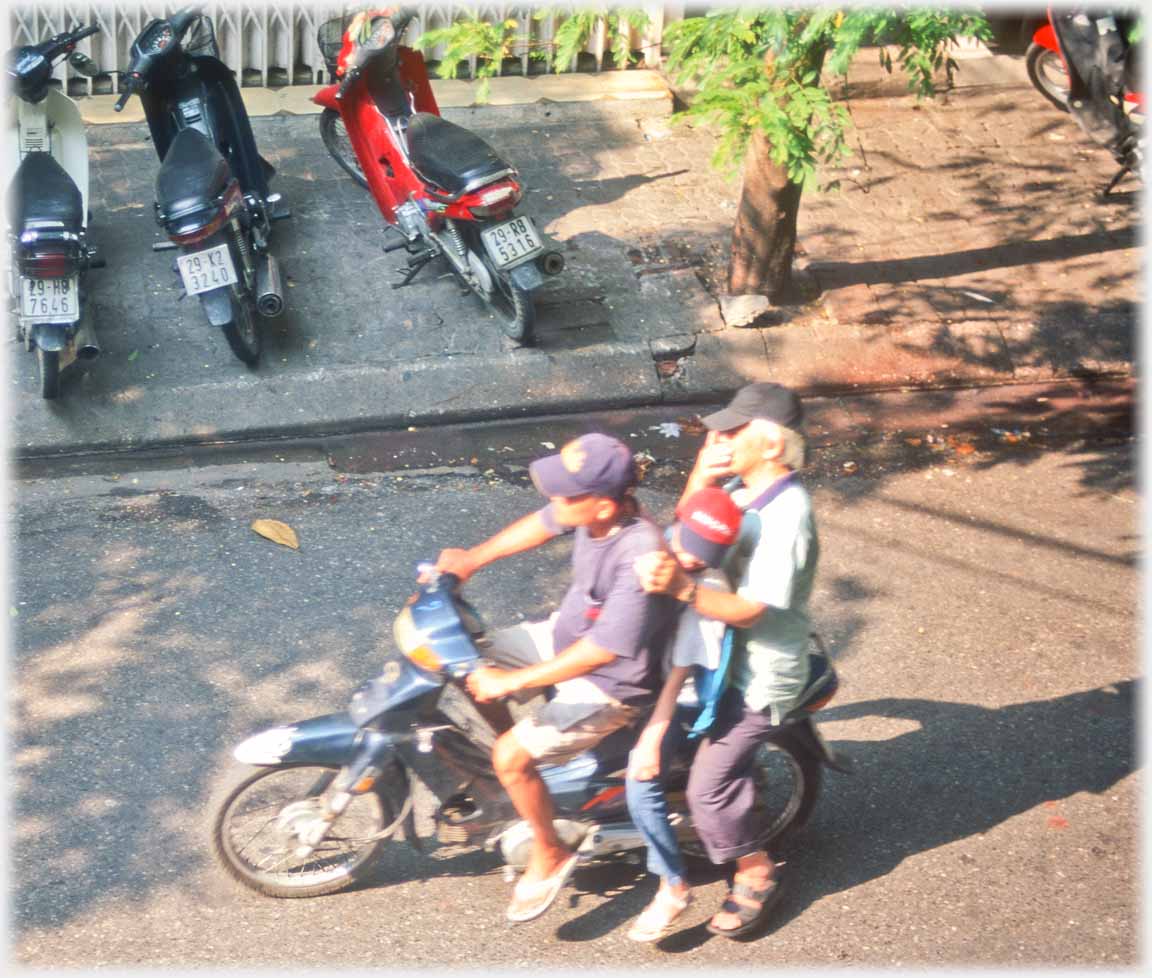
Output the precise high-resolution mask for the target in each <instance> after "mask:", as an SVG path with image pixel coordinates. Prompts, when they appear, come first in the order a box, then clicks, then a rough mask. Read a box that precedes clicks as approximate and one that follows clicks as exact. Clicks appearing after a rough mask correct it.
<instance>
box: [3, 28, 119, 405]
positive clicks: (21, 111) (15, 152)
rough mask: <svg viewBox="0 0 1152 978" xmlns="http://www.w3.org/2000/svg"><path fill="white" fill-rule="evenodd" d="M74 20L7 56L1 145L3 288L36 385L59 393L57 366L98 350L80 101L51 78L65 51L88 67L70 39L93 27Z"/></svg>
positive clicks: (92, 69)
mask: <svg viewBox="0 0 1152 978" xmlns="http://www.w3.org/2000/svg"><path fill="white" fill-rule="evenodd" d="M99 30H100V28H99V27H79V28H77V29H76V30H74V31H68V32H67V33H64V34H57V35H56V36H55V37H51V38H49V39H48V40H46V41H43V42H41V43H40V44H28V45H24V46H22V47H18V48H14V49H13V50H11V51H9V52H8V54H7V57H6V59H5V60H6V65H7V72H8V84H9V88H10V90H11V93H12V95H13V96H14V97H13V98H12V99H11V100H10V105H9V109H10V115H9V119H10V127H9V132H8V140H9V152H10V153H11V154H12V158H13V159H14V160H18V161H19V162H18V163H16V166H15V173H14V174H13V177H12V184H11V186H10V187H9V190H8V238H9V244H10V247H11V255H12V264H11V266H10V270H9V271H10V275H11V278H10V283H11V287H10V289H9V296H10V297H11V312H12V315H13V320H14V321H15V323H16V328H17V332H18V334H19V337H20V340H21V341H22V342H23V343H24V346H25V348H26V349H28V350H35V351H36V359H37V361H38V362H39V366H40V393H41V395H42V396H43V397H47V398H54V397H58V396H59V394H60V371H61V370H62V369H63V368H64V367H66V366H67V365H68V364H70V363H72V362H73V361H75V360H78V359H79V360H91V359H94V358H95V357H97V356H99V354H100V347H99V345H98V344H97V342H96V336H95V333H94V332H93V330H92V325H91V323H90V322H89V309H88V303H87V294H86V289H85V278H86V273H87V272H88V270H89V269H90V268H100V267H103V265H104V262H103V261H101V260H99V259H97V257H96V250H95V249H94V248H93V247H91V246H90V245H89V243H88V210H87V198H88V141H87V139H86V137H85V134H84V120H83V119H82V118H81V117H80V110H79V109H78V108H77V107H76V103H75V102H73V101H72V100H71V99H70V98H68V96H67V95H65V94H64V93H63V92H61V91H58V90H57V89H55V88H53V87H52V85H51V81H52V71H53V69H54V67H55V65H56V64H57V63H58V62H59V61H61V60H62V59H63V58H65V57H67V58H68V60H69V62H70V63H71V65H72V68H73V70H74V71H76V72H78V73H79V74H83V75H94V74H96V70H97V69H96V66H95V64H93V62H92V60H91V59H90V58H88V57H87V56H85V55H83V54H81V53H80V52H79V51H77V50H76V44H77V43H78V42H79V41H81V40H83V39H84V38H86V37H89V36H91V35H92V34H95V33H96V32H97V31H99Z"/></svg>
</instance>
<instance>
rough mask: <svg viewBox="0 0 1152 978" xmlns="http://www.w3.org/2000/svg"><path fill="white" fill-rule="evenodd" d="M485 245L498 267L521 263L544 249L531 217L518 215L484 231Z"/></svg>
mask: <svg viewBox="0 0 1152 978" xmlns="http://www.w3.org/2000/svg"><path fill="white" fill-rule="evenodd" d="M481 237H482V238H483V239H484V247H485V248H487V249H488V255H489V257H491V259H492V261H493V262H495V263H496V267H497V268H509V267H511V266H512V265H519V264H520V263H521V262H523V261H526V260H527V259H529V258H531V257H532V256H533V255H535V254H538V253H539V252H541V251H543V250H544V242H543V241H541V240H540V233H539V232H538V231H537V230H536V225H535V224H533V223H532V218H530V217H517V218H513V219H512V220H511V221H505V222H504V223H503V224H497V225H496V226H495V227H490V228H488V229H487V230H486V231H484V232H482V234H481Z"/></svg>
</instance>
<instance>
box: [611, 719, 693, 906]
mask: <svg viewBox="0 0 1152 978" xmlns="http://www.w3.org/2000/svg"><path fill="white" fill-rule="evenodd" d="M681 719H682V716H681V711H680V710H679V709H678V710H677V712H676V714H675V715H674V716H673V718H672V722H671V723H670V724H669V725H668V732H667V733H666V734H665V735H664V741H663V743H661V745H660V770H661V772H664V771H667V770H668V769H669V766H670V765H671V763H672V759H673V758H674V757H675V756H676V751H677V748H678V747H679V746H680V744H681V743H683V740H684V736H685V734H684V731H683V730H682V729H681V727H680V720H681ZM624 796H625V798H626V799H627V801H628V814H629V815H631V816H632V821H633V822H634V823H635V825H636V828H637V829H639V830H640V834H641V835H642V836H644V841H645V842H646V843H647V844H648V872H650V873H655V874H656V875H657V876H660V877H662V878H663V879H665V880H667V881H668V882H669V883H674V884H675V883H683V882H685V880H684V857H683V856H682V855H681V853H680V844H679V843H678V842H677V841H676V833H675V831H674V830H673V828H672V826H671V825H670V824H669V822H668V799H667V797H666V796H665V794H664V782H663V780H662V778H654V779H653V780H651V781H637V780H635V779H634V778H626V779H625V781H624Z"/></svg>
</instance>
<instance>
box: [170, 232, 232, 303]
mask: <svg viewBox="0 0 1152 978" xmlns="http://www.w3.org/2000/svg"><path fill="white" fill-rule="evenodd" d="M176 264H177V265H178V266H179V268H180V277H181V278H182V279H184V291H185V292H187V293H188V294H189V295H199V294H200V293H201V292H211V291H212V290H213V289H219V288H221V287H222V286H225V285H234V284H235V283H236V282H239V281H240V279H239V277H238V276H237V275H236V266H235V265H233V264H232V255H231V254H230V253H229V251H228V245H226V244H220V245H216V247H215V248H207V249H205V250H204V251H194V252H192V254H190V255H178V256H177V257H176Z"/></svg>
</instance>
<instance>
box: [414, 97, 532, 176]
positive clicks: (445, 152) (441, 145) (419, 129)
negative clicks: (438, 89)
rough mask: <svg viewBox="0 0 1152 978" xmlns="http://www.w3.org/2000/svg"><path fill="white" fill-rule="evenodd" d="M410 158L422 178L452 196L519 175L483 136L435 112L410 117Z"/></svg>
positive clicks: (417, 113) (416, 113)
mask: <svg viewBox="0 0 1152 978" xmlns="http://www.w3.org/2000/svg"><path fill="white" fill-rule="evenodd" d="M408 156H409V159H410V160H411V162H412V169H414V170H415V171H416V173H417V175H418V176H419V177H420V179H422V180H423V181H424V182H425V183H430V184H433V185H434V186H436V187H439V188H440V189H441V190H443V191H445V192H446V193H447V194H448V195H450V196H454V195H456V194H458V193H461V192H462V191H463V190H465V188H471V189H475V188H477V187H482V186H484V185H485V184H487V183H492V182H493V181H495V180H498V179H500V178H501V177H502V176H504V175H506V174H508V173H510V172H512V173H514V172H515V170H514V168H513V167H512V166H511V165H510V164H509V163H508V162H507V161H505V160H503V159H501V158H500V156H499V155H498V154H497V153H496V150H494V149H493V148H492V147H491V146H489V145H488V144H487V143H486V142H484V140H483V139H481V138H480V137H479V136H477V135H475V134H474V133H471V132H469V131H468V130H467V129H465V128H464V127H463V126H458V125H456V124H455V123H453V122H448V121H447V120H446V119H442V118H440V116H438V115H434V114H433V113H431V112H415V113H413V114H412V116H411V117H410V118H409V120H408Z"/></svg>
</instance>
